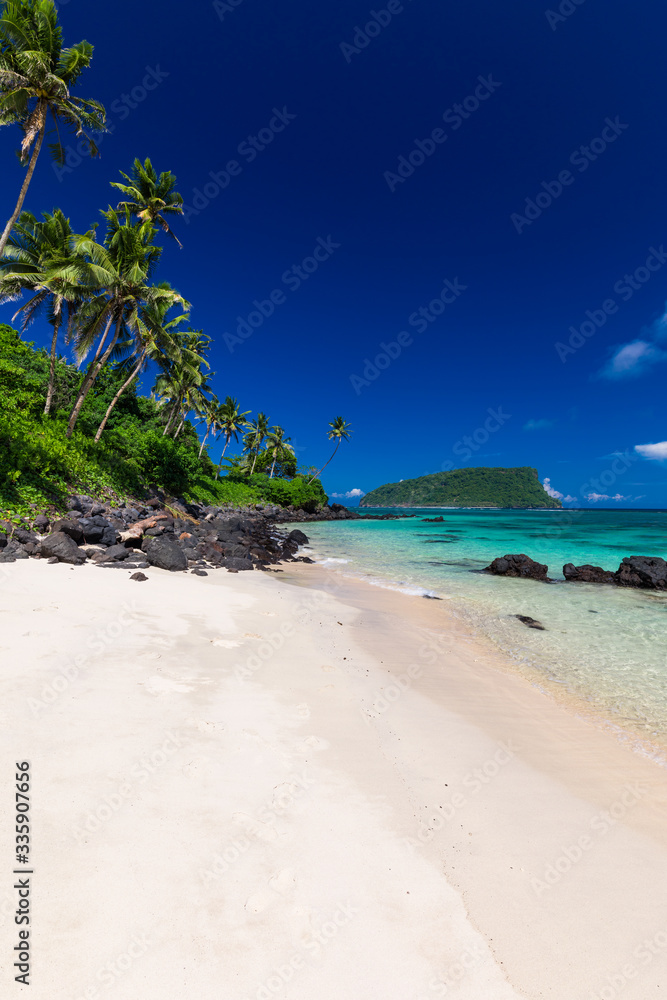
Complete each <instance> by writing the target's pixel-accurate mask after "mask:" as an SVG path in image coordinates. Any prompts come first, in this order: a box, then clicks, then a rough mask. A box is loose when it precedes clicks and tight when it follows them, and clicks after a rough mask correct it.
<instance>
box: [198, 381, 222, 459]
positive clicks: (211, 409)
mask: <svg viewBox="0 0 667 1000" xmlns="http://www.w3.org/2000/svg"><path fill="white" fill-rule="evenodd" d="M221 408H222V407H221V405H220V400H219V399H218V397H217V396H216V395H215V393H213V394H212V395H211V398H210V399H207V400H206V403H205V405H204V412H203V413H202V418H203V420H204V421H205V422H206V434H205V435H204V440H203V441H202V443H201V447H200V449H199V456H198V457H199V458H201V456H202V452H203V451H204V448H205V447H206V442H207V441H208V437H209V434H210V433H211V431H214V432H215V431H216V430H217V428H218V427H219V421H220V410H221Z"/></svg>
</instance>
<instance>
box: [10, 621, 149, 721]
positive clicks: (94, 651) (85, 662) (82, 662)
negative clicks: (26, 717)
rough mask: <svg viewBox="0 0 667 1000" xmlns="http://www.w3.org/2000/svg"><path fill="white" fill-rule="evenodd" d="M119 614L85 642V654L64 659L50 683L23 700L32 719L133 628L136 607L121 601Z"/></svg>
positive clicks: (47, 707) (52, 702) (49, 705)
mask: <svg viewBox="0 0 667 1000" xmlns="http://www.w3.org/2000/svg"><path fill="white" fill-rule="evenodd" d="M121 607H122V611H121V612H120V613H119V614H118V615H117V616H116V618H115V619H114V620H113V621H112V622H109V624H108V625H106V626H105V627H104V628H99V629H97V631H96V632H95V634H94V635H91V636H90V637H89V638H88V640H87V641H86V648H87V649H88V650H89V652H87V653H78V654H77V655H76V656H74V657H73V658H72V659H69V658H68V659H67V660H65V663H64V665H62V666H61V667H60V668H59V670H58V672H57V673H56V675H55V677H54V678H53V680H51V681H50V682H49V683H48V684H45V685H44V687H43V688H42V690H41V692H40V696H39V698H27V699H26V704H27V707H28V708H29V709H30V711H31V712H32V715H33V718H38V717H39V715H40V714H41V713H42V712H45V711H46V710H47V709H49V708H50V707H51V706H52V705H53V704H54V703H55V702H56V701H57V700H58V698H60V696H61V695H62V694H64V692H65V691H67V690H68V689H69V688H70V687H71V686H72V684H74V683H75V682H76V680H77V679H78V677H79V676H80V674H81V673H82V671H84V670H86V669H87V668H88V667H90V665H91V663H92V661H93V659H94V658H95V657H96V656H99V655H100V654H101V653H104V652H105V651H106V650H107V649H108V648H109V647H111V646H114V645H115V644H116V642H117V641H118V639H119V638H120V636H121V635H122V634H123V632H124V631H125V630H126V629H128V628H130V627H131V626H132V625H135V624H136V623H137V621H138V616H137V615H136V613H135V608H136V605H135V604H134V603H132V604H131V605H128V604H126V603H125V602H123V604H122V605H121Z"/></svg>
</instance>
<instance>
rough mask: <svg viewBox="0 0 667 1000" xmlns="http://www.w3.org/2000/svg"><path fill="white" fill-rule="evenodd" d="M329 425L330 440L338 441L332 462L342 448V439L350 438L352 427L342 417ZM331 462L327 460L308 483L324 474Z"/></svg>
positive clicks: (328, 434)
mask: <svg viewBox="0 0 667 1000" xmlns="http://www.w3.org/2000/svg"><path fill="white" fill-rule="evenodd" d="M329 427H330V428H331V429H330V430H329V431H328V432H327V437H328V438H329V440H330V441H335V442H336V447H335V448H334V451H333V455H332V456H331V458H330V459H329V462H331V461H332V460H333V459H334V457H335V455H336V452H337V451H338V449H339V448H340V445H341V441H349V440H350V435H351V434H352V428H351V427H350V425H349V424H348V423H347V422H346V421H345V420H343V418H342V417H335V418H334V419H333V420H332V421H331V423H330V424H329ZM329 462H325V463H324V465H323V466H322V468H321V469H320V470H319V472H316V473H315V475H314V476H312V477H311V478H310V479H309V480H308V483H307V485H308V486H309V485H310V484H311V483H312V481H313V479H318V478H319V477H320V476H321V475H322V473H323V472H324V470H325V469H326V467H327V465H328V464H329Z"/></svg>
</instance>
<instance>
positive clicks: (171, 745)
mask: <svg viewBox="0 0 667 1000" xmlns="http://www.w3.org/2000/svg"><path fill="white" fill-rule="evenodd" d="M164 735H165V736H166V739H165V740H164V742H163V743H162V744H161V746H159V747H158V748H157V749H156V750H154V751H153V752H152V753H151V754H150V756H148V757H142V758H141V760H138V761H137V762H136V763H135V764H134V765H133V766H132V769H131V770H130V773H129V776H128V778H127V779H126V780H125V781H124V782H122V784H120V785H118V787H117V788H116V790H115V791H112V792H110V793H109V794H108V795H105V796H103V798H102V800H101V801H100V802H99V803H98V804H97V805H96V806H95V807H94V808H93V809H92V810H91V811H90V812H89V813H88V814H87V816H86V817H85V819H84V820H82V821H81V825H80V826H73V827H72V837H73V839H74V840H76V841H77V843H78V844H82V843H84V842H85V841H86V840H89V839H90V835H91V834H93V833H97V832H98V831H99V830H101V829H102V827H103V826H104V825H105V823H108V821H109V820H110V819H111V817H112V816H114V815H115V814H116V813H117V812H118V811H119V810H120V809H122V808H123V806H124V805H125V803H126V802H127V801H128V800H129V799H131V798H132V795H133V794H134V792H135V790H136V788H137V786H139V785H143V784H145V783H146V782H147V781H148V780H149V779H150V778H151V777H152V776H153V775H154V774H155V772H156V771H158V770H159V769H160V768H162V767H164V765H165V764H166V763H167V761H168V760H169V759H170V758H171V757H173V755H174V754H175V753H177V752H178V751H179V750H182V749H183V748H184V747H186V746H189V742H188V741H187V740H186V739H185V737H183V736H182V734H179V733H165V734H164Z"/></svg>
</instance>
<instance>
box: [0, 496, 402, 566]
mask: <svg viewBox="0 0 667 1000" xmlns="http://www.w3.org/2000/svg"><path fill="white" fill-rule="evenodd" d="M400 516H401V515H396V514H387V515H369V519H372V520H387V519H389V520H393V519H396V518H397V517H400ZM359 519H361V518H360V515H359V514H358V513H357V512H356V511H355V510H351V509H349V508H347V507H343V506H342V505H341V504H333V505H332V506H331V507H328V506H327V507H323V508H319V509H318V510H315V511H305V510H300V509H295V508H293V507H292V508H281V507H274V506H271V505H266V506H264V505H261V504H258V505H256V506H255V507H246V508H229V507H216V506H206V505H204V504H198V503H187V502H186V501H185V500H183V499H182V498H181V499H178V500H171V499H168V498H166V497H164V496H162V495H157V496H155V497H153V498H151V499H147V500H144V501H136V502H134V503H123V502H121V503H118V504H117V505H111V504H109V503H101V502H99V501H97V500H95V498H94V497H90V496H85V495H82V494H74V495H73V496H71V497H70V498H69V501H68V509H67V512H66V514H65V515H64V516H63V517H60V516H57V515H49V514H46V513H40V514H36V515H35V516H33V517H32V518H25V519H24V520H23V522H22V523H20V524H14V523H12V522H9V521H0V563H10V562H16V560H18V559H46V560H47V561H48V562H50V563H59V562H62V563H68V564H70V565H72V566H79V565H82V564H83V563H85V562H91V563H93V564H94V565H96V566H100V567H103V568H106V569H114V568H116V569H125V570H136V571H137V572H136V573H135V574H134V576H133V577H132V579H136V580H145V579H146V577H145V576H144V574H143V573H142V572H141V571H142V570H144V569H147V568H149V567H151V566H156V567H158V568H160V569H164V570H168V571H170V572H185V571H187V570H189V571H190V572H191V573H193V574H194V575H196V576H206V575H207V574H208V572H209V570H212V569H226V570H227V571H228V572H230V573H238V572H242V571H245V570H253V569H260V570H267V569H268V568H269V567H270V566H275V565H276V564H278V563H283V562H312V560H311V559H309V558H308V557H307V556H297V552H298V550H299V547H300V546H302V545H306V544H307V543H308V537H307V535H305V534H304V533H303V532H302V531H300V530H298V529H293V530H292V531H290V532H286V531H284V530H283V531H281V530H280V529H279V528H277V527H276V526H277V525H279V524H286V523H294V522H307V521H341V520H359ZM278 572H279V570H278Z"/></svg>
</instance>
